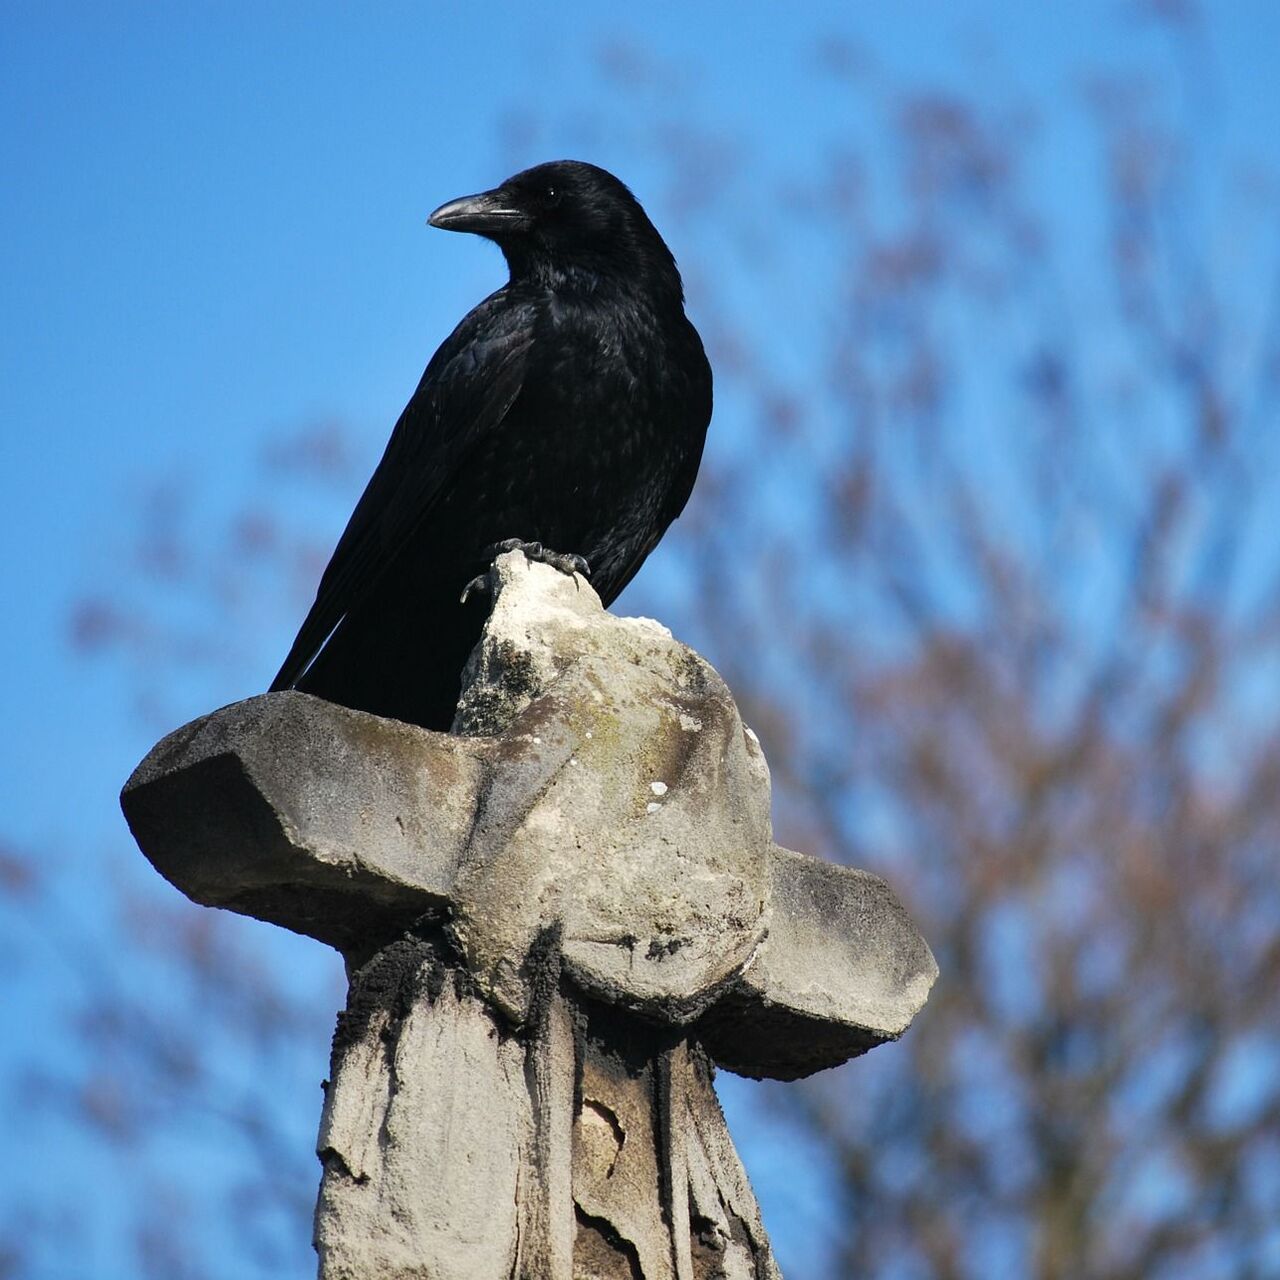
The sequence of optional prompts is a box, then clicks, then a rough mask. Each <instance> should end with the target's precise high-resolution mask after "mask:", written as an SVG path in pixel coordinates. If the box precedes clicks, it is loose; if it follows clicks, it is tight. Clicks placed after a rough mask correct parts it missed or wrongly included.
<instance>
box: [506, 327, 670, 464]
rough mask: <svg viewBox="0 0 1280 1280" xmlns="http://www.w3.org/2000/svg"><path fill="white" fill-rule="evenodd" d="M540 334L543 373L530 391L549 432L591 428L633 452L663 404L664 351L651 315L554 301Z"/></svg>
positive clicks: (576, 434)
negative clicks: (560, 304)
mask: <svg viewBox="0 0 1280 1280" xmlns="http://www.w3.org/2000/svg"><path fill="white" fill-rule="evenodd" d="M539 337H540V340H539V342H538V344H537V347H536V352H535V354H536V357H537V358H536V360H535V361H533V362H532V363H533V364H534V365H535V366H536V371H537V376H536V377H535V378H532V379H530V380H529V382H528V383H527V384H526V393H527V399H528V401H529V407H530V408H533V409H536V410H537V411H539V413H540V415H541V421H542V425H543V426H544V428H545V429H546V430H547V431H548V432H550V433H553V434H561V433H563V434H565V435H567V436H569V437H571V438H573V439H578V438H581V437H582V436H583V435H584V434H586V435H590V436H593V437H597V438H598V440H599V443H600V444H601V445H604V446H606V447H609V448H610V449H611V451H620V452H622V453H626V452H628V451H629V450H630V448H631V447H632V446H634V445H637V444H638V443H639V442H640V440H639V438H641V437H646V436H648V435H649V434H650V433H651V432H652V431H653V430H654V428H655V427H656V423H657V419H658V418H659V416H660V414H661V410H662V405H661V398H662V380H661V372H660V371H661V363H662V351H661V340H660V335H659V333H658V328H657V326H656V325H655V324H654V323H653V322H652V321H651V320H650V319H649V317H648V316H647V315H645V314H644V313H640V312H637V311H635V310H633V309H626V308H600V309H582V308H564V309H562V310H559V311H557V310H556V309H554V308H553V309H551V312H550V314H549V316H548V318H547V321H546V324H545V327H544V330H543V332H542V333H541V334H540V335H539ZM615 426H616V427H620V428H622V430H615Z"/></svg>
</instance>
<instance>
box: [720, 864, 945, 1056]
mask: <svg viewBox="0 0 1280 1280" xmlns="http://www.w3.org/2000/svg"><path fill="white" fill-rule="evenodd" d="M770 872H771V875H770V881H771V891H772V903H773V906H772V912H771V916H770V919H771V926H770V931H769V936H768V938H767V939H766V940H765V942H764V944H763V946H762V947H761V948H760V950H759V952H758V953H757V954H756V957H755V960H754V961H753V962H752V965H751V967H750V968H749V969H748V970H747V971H746V973H745V974H743V976H742V978H741V980H740V981H739V982H738V983H737V985H736V986H735V987H733V988H732V989H731V990H730V991H728V992H727V993H726V994H725V996H724V998H723V999H721V1000H720V1001H719V1002H718V1003H717V1005H716V1006H715V1007H714V1008H713V1009H712V1010H711V1011H710V1012H709V1013H708V1015H707V1016H706V1018H705V1019H704V1020H703V1021H702V1022H701V1023H700V1024H699V1026H698V1035H699V1036H700V1037H701V1039H702V1041H703V1043H704V1044H705V1045H706V1046H707V1049H708V1050H709V1052H710V1053H711V1055H712V1057H713V1058H715V1060H716V1061H717V1062H718V1063H719V1064H720V1065H721V1066H722V1067H726V1068H728V1070H730V1071H736V1072H738V1073H739V1074H741V1075H748V1076H771V1077H773V1078H774V1079H778V1080H794V1079H796V1078H797V1077H799V1076H807V1075H812V1074H813V1072H815V1071H821V1070H823V1069H824V1068H826V1067H834V1066H838V1065H839V1064H840V1063H842V1062H846V1061H848V1059H850V1058H852V1057H855V1056H856V1055H858V1054H860V1053H865V1052H866V1051H867V1050H868V1049H871V1048H874V1047H875V1046H876V1045H878V1044H883V1043H884V1042H885V1041H886V1040H896V1039H897V1038H898V1037H899V1036H900V1035H901V1034H902V1033H903V1032H904V1031H905V1030H906V1029H907V1027H908V1025H909V1024H910V1022H911V1019H912V1018H913V1017H915V1015H916V1013H917V1012H918V1011H919V1010H920V1008H921V1007H922V1006H923V1005H924V1002H925V1000H926V999H927V997H928V995H929V990H930V988H931V987H932V986H933V983H934V980H935V979H936V978H937V976H938V966H937V964H936V962H935V961H934V958H933V954H932V952H930V950H929V947H928V945H927V944H926V943H925V940H924V939H923V938H922V937H921V936H920V932H919V930H918V929H917V928H916V927H915V925H914V924H913V923H912V921H911V918H910V916H908V915H907V913H906V911H905V910H904V909H903V907H902V904H901V903H900V902H899V901H898V900H897V898H896V897H895V896H894V894H893V890H892V889H890V888H889V886H888V885H887V884H886V883H885V882H884V881H883V880H881V879H880V877H879V876H873V875H871V874H870V873H869V872H866V871H857V870H854V869H852V868H850V867H841V866H837V865H836V864H835V863H831V862H824V861H822V860H821V859H819V858H812V857H809V856H808V855H806V854H803V853H793V852H792V851H791V850H790V849H783V848H780V847H779V846H777V845H774V847H773V851H772V857H771V859H770Z"/></svg>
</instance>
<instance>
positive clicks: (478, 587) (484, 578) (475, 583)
mask: <svg viewBox="0 0 1280 1280" xmlns="http://www.w3.org/2000/svg"><path fill="white" fill-rule="evenodd" d="M476 591H481V592H484V593H485V594H486V595H487V594H488V592H489V575H488V574H487V573H480V574H477V575H476V576H475V577H474V578H472V579H471V581H470V582H468V583H467V585H466V586H465V587H463V588H462V596H461V599H460V600H459V601H458V603H459V604H466V603H467V601H468V600H470V599H471V596H472V593H473V592H476Z"/></svg>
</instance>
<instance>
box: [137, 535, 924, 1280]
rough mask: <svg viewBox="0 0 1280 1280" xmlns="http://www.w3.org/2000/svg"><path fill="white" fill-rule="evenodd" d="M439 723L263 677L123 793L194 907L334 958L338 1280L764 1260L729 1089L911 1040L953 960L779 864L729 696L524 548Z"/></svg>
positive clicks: (815, 872) (142, 838)
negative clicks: (730, 1120) (294, 935)
mask: <svg viewBox="0 0 1280 1280" xmlns="http://www.w3.org/2000/svg"><path fill="white" fill-rule="evenodd" d="M491 590H492V594H493V601H494V603H493V609H492V612H491V616H490V619H489V623H488V625H487V627H486V630H485V635H484V638H483V640H482V642H481V644H480V646H479V647H478V648H477V650H476V652H475V654H474V655H473V656H472V659H471V662H470V664H469V665H468V668H467V672H466V675H465V677H464V693H463V697H462V701H461V703H460V706H459V712H458V718H457V721H456V722H455V725H454V732H453V733H451V734H439V733H431V732H429V731H427V730H423V729H417V728H414V727H412V726H408V725H403V724H400V723H398V722H395V721H389V720H382V719H379V718H377V717H374V716H369V715H365V714H363V713H360V712H353V711H349V710H346V709H345V708H341V707H336V706H332V705H330V704H328V703H325V702H321V701H319V700H318V699H315V698H312V697H309V696H307V695H306V694H301V693H292V692H291V693H276V694H267V695H263V696H261V697H257V698H251V699H249V700H247V701H245V702H241V703H237V704H235V705H233V706H230V707H226V708H224V709H223V710H221V711H218V712H215V713H213V714H212V715H209V716H205V717H203V718H202V719H200V720H197V721H194V722H193V723H192V724H190V725H187V726H185V727H184V728H182V729H179V730H177V731H176V732H175V733H173V734H170V735H169V737H167V738H165V739H164V740H163V741H162V742H160V743H159V744H158V745H157V746H156V747H155V748H154V750H153V751H152V752H151V753H150V754H149V755H148V756H147V758H146V759H145V760H144V761H143V762H142V764H141V765H139V767H138V769H137V770H136V771H135V773H134V775H133V777H132V778H131V779H130V780H129V782H128V784H127V785H126V787H125V791H124V795H123V798H122V802H123V805H124V809H125V814H126V816H127V818H128V820H129V824H130V826H131V828H132V830H133V832H134V835H135V836H136V838H137V840H138V843H139V845H140V846H141V847H142V850H143V852H144V853H145V854H146V855H147V857H148V858H149V859H150V860H151V862H152V863H153V865H154V866H155V867H156V869H157V870H158V871H160V872H161V874H162V875H164V876H165V877H166V878H167V879H169V880H170V881H171V882H172V883H173V884H175V885H176V886H177V887H178V888H179V889H181V890H182V891H183V892H184V893H186V894H187V895H188V896H189V897H191V898H193V899H194V900H195V901H197V902H200V903H204V904H206V905H210V906H221V907H227V908H229V909H231V910H235V911H240V912H244V913H246V914H249V915H253V916H256V917H257V918H259V919H262V920H268V921H272V922H274V923H276V924H280V925H283V926H285V927H286V928H289V929H293V930H296V931H298V932H301V933H307V934H309V935H311V936H312V937H315V938H318V939H320V940H321V941H323V942H327V943H329V944H330V945H332V946H335V947H337V948H338V949H339V950H341V951H342V952H343V954H344V956H345V957H346V959H347V967H348V973H349V975H350V982H351V986H350V994H349V998H348V1003H347V1007H346V1009H345V1010H344V1012H343V1013H342V1014H340V1015H339V1018H338V1027H337V1031H336V1033H335V1036H334V1044H333V1057H332V1062H331V1067H330V1080H329V1083H328V1085H327V1087H326V1101H325V1106H324V1112H323V1116H322V1118H321V1123H320V1137H319V1143H318V1151H319V1155H320V1159H321V1162H322V1164H323V1167H324V1173H323V1177H322V1181H321V1188H320V1198H319V1203H318V1206H317V1210H316V1229H315V1243H316V1248H317V1251H318V1253H319V1255H320V1275H321V1277H323V1280H512V1278H519V1280H587V1278H591V1280H614V1278H615V1277H617V1278H618V1280H721V1278H723V1280H738V1278H739V1277H742V1278H743V1280H745V1278H747V1277H752V1278H754V1280H764V1278H765V1277H772V1276H777V1274H778V1273H777V1268H776V1266H775V1264H774V1262H773V1258H772V1254H771V1252H770V1249H769V1244H768V1240H767V1238H766V1236H765V1233H764V1229H763V1226H762V1225H761V1222H760V1214H759V1210H758V1208H757V1206H756V1202H755V1199H754V1196H753V1195H752V1192H751V1188H750V1184H749V1182H748V1180H747V1177H746V1174H745V1173H744V1171H743V1169H742V1165H741V1163H740V1162H739V1160H738V1157H737V1154H736V1152H735V1151H734V1148H733V1143H732V1141H731V1139H730V1137H729V1134H728V1131H727V1129H726V1127H725V1123H724V1118H723V1116H722V1114H721V1111H720V1108H719V1105H718V1103H717V1101H716V1097H715V1092H714V1089H713V1087H712V1080H713V1077H714V1073H715V1069H716V1066H717V1065H719V1066H721V1067H724V1068H727V1069H729V1070H731V1071H735V1072H739V1073H741V1074H744V1075H750V1076H756V1077H763V1076H770V1077H774V1078H778V1079H794V1078H797V1077H799V1076H804V1075H808V1074H810V1073H812V1072H814V1071H818V1070H821V1069H822V1068H824V1067H830V1066H834V1065H836V1064H838V1063H840V1062H844V1061H845V1060H847V1059H848V1058H850V1057H853V1056H854V1055H856V1054H859V1053H862V1052H865V1051H866V1050H867V1049H869V1048H871V1047H873V1046H874V1045H877V1044H880V1043H882V1042H884V1041H886V1040H891V1039H895V1038H896V1037H897V1036H899V1035H901V1034H902V1032H903V1031H904V1030H905V1029H906V1027H907V1024H908V1023H909V1022H910V1020H911V1018H912V1017H913V1016H914V1014H915V1013H916V1011H917V1010H918V1009H919V1008H920V1007H921V1005H922V1004H923V1003H924V1000H925V998H926V996H927V994H928V991H929V988H930V986H931V984H932V982H933V979H934V977H935V976H936V972H937V970H936V966H935V965H934V962H933V957H932V956H931V955H930V953H929V949H928V947H927V946H926V945H925V943H924V941H923V939H922V938H921V937H920V936H919V934H918V932H917V931H916V929H915V928H914V926H913V925H912V923H911V921H910V920H909V918H908V917H907V915H906V914H905V912H904V911H903V910H902V908H901V906H900V905H899V904H898V902H897V901H896V899H895V898H894V897H893V895H892V893H891V892H890V890H889V889H888V887H887V886H886V885H885V884H884V882H883V881H882V880H879V879H878V878H876V877H874V876H871V875H868V874H867V873H865V872H861V871H854V870H850V869H848V868H844V867H838V866H834V865H832V864H830V863H826V862H823V861H821V860H818V859H814V858H811V857H808V856H807V855H804V854H799V853H793V852H791V851H789V850H785V849H781V848H779V847H778V846H777V845H775V844H774V843H773V839H772V833H771V829H770V823H769V775H768V768H767V765H766V763H765V760H764V756H763V753H762V752H761V750H760V746H759V743H758V742H757V741H756V739H755V736H754V734H752V733H751V731H750V730H749V729H747V728H746V727H745V726H744V725H743V724H742V721H741V720H740V718H739V716H738V712H737V708H736V706H735V705H734V702H733V699H732V697H731V695H730V694H729V691H728V689H727V688H726V687H725V685H724V683H723V682H722V681H721V680H720V678H719V676H718V675H717V674H716V673H715V671H713V670H712V669H711V667H710V666H708V665H707V663H705V662H704V661H703V660H702V659H701V658H700V657H699V656H698V655H697V654H695V653H694V652H693V651H692V650H690V649H688V648H686V647H685V646H683V645H681V644H679V643H678V642H676V641H674V640H673V639H672V638H671V636H670V634H669V633H668V632H667V631H666V630H665V629H664V628H662V627H660V626H658V625H657V624H656V623H653V622H650V621H647V620H645V619H625V618H615V617H613V616H612V615H610V614H608V613H606V612H605V611H604V610H603V609H602V608H601V607H600V602H599V600H598V598H597V597H596V596H595V594H594V593H593V592H592V591H591V590H590V588H589V587H587V586H585V585H584V584H583V583H582V581H581V580H580V579H570V578H568V577H565V576H563V575H561V574H559V573H557V572H555V571H554V570H551V569H549V568H547V567H546V566H543V565H532V564H529V563H528V562H527V561H525V559H524V557H523V556H522V555H520V554H519V553H511V554H508V555H505V556H503V557H501V558H500V559H499V561H498V562H497V564H496V565H495V567H494V570H493V572H492V574H491Z"/></svg>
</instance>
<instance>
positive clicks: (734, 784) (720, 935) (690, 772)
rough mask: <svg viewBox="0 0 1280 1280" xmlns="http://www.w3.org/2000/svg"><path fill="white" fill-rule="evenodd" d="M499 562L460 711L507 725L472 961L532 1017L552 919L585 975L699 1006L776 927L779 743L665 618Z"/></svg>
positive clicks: (473, 903)
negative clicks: (774, 787)
mask: <svg viewBox="0 0 1280 1280" xmlns="http://www.w3.org/2000/svg"><path fill="white" fill-rule="evenodd" d="M491 580H492V583H493V590H494V593H495V595H496V603H495V606H494V610H493V613H492V615H491V617H490V619H489V623H488V625H487V627H486V628H485V635H484V639H483V641H482V642H481V644H480V646H479V647H478V649H477V650H476V653H475V655H474V656H473V658H472V661H471V663H470V664H469V667H468V684H467V693H466V696H465V697H464V701H463V707H462V709H461V711H460V712H459V717H458V727H459V728H469V727H470V726H472V725H473V724H475V723H476V722H477V719H478V720H479V721H480V722H481V723H483V725H484V727H486V728H488V729H496V730H499V731H500V732H501V733H502V739H501V742H502V745H501V747H500V748H499V749H498V750H497V751H496V752H495V753H494V756H493V757H492V764H493V768H492V770H491V773H490V775H489V782H488V784H487V786H486V788H485V790H484V792H483V794H482V796H481V798H480V804H479V810H478V814H477V819H476V823H475V827H474V828H473V831H472V833H471V839H470V841H469V844H468V847H467V850H466V852H465V854H464V855H463V857H462V860H461V865H460V869H459V874H458V878H457V881H456V884H455V893H454V900H455V903H456V904H457V916H456V918H455V922H454V929H455V933H456V935H457V937H458V938H459V940H460V942H461V944H462V947H463V949H464V951H465V952H466V954H467V958H468V962H469V967H470V968H471V971H472V973H473V974H475V975H476V977H477V979H478V980H479V981H480V982H481V984H482V985H483V986H484V987H485V988H486V989H487V990H488V991H489V993H490V994H491V996H492V997H493V998H494V999H495V1000H496V1001H497V1002H498V1003H499V1004H500V1005H501V1006H502V1007H503V1008H505V1009H507V1010H508V1012H509V1013H510V1014H511V1015H512V1016H513V1017H514V1018H516V1019H522V1018H523V1017H524V1015H525V1011H526V1010H527V1007H528V1002H529V998H530V991H529V985H528V982H527V980H526V979H525V978H524V977H523V976H522V974H521V972H520V969H519V964H520V961H521V957H523V956H524V955H526V954H527V952H528V949H529V946H530V944H531V942H532V940H533V938H535V937H536V936H537V935H538V933H539V932H540V931H541V930H542V929H544V928H546V927H547V925H548V924H549V923H552V922H554V923H555V924H556V926H557V927H558V928H559V929H560V945H561V953H562V955H563V957H564V963H565V966H566V969H567V971H568V972H569V973H570V974H571V975H572V976H573V977H574V978H575V979H576V981H577V982H578V983H579V985H580V986H581V987H582V988H583V989H584V990H585V991H587V992H589V993H591V994H593V995H596V996H598V997H600V998H602V999H606V1000H609V1001H611V1002H614V1003H621V1004H625V1005H627V1006H629V1007H631V1008H634V1009H636V1010H638V1011H641V1012H644V1013H647V1014H649V1015H650V1016H658V1017H662V1018H664V1019H665V1020H668V1021H687V1020H689V1019H691V1018H693V1017H695V1016H697V1015H698V1014H699V1013H701V1012H702V1011H703V1010H704V1009H705V1008H706V1007H707V1006H708V1005H709V1004H710V1002H711V1001H712V1000H713V999H714V998H715V996H716V995H717V994H718V992H719V991H720V990H721V989H722V988H723V987H724V986H725V985H726V984H727V983H729V982H730V981H732V980H733V979H734V978H735V977H736V976H737V975H738V974H740V973H741V972H742V970H743V969H744V967H745V966H746V965H747V963H748V962H749V961H750V959H751V957H752V955H753V954H754V953H755V950H756V948H757V946H758V945H759V943H760V941H761V939H762V938H763V936H764V932H765V919H764V913H765V906H766V897H767V893H768V855H769V850H770V848H771V846H772V838H771V834H770V824H769V774H768V769H767V767H766V765H765V762H764V756H763V753H762V752H761V751H760V748H759V745H758V744H757V743H756V742H755V741H754V739H753V738H751V737H750V736H749V735H748V734H747V733H746V732H745V730H744V728H743V725H742V721H741V720H740V719H739V717H738V712H737V708H736V706H735V705H734V702H733V698H732V697H731V695H730V694H729V691H728V689H727V688H726V687H725V684H724V682H723V681H722V680H721V679H720V677H719V676H718V675H717V674H716V673H715V671H714V670H712V668H711V667H710V666H708V665H707V663H705V662H704V661H703V660H702V659H701V658H700V657H698V655H697V654H695V653H694V652H693V651H692V650H691V649H689V648H687V647H686V646H684V645H682V644H679V643H678V642H677V641H675V640H673V639H672V638H671V636H670V634H669V633H668V632H667V631H665V630H664V629H663V628H661V627H659V626H658V625H657V624H656V623H650V622H647V621H645V620H637V619H622V618H614V617H612V616H611V615H610V614H608V613H606V612H604V610H603V609H602V608H601V606H600V601H599V599H598V597H597V596H596V595H595V593H594V592H593V591H592V590H591V589H590V587H587V586H585V585H583V584H582V583H581V581H580V580H578V579H571V578H568V577H566V576H565V575H563V574H557V573H555V572H554V571H551V570H548V569H547V568H546V566H544V565H531V564H529V563H528V562H527V561H526V560H525V559H524V557H523V556H521V555H517V554H509V555H505V556H502V557H501V558H500V559H499V560H498V562H497V564H496V566H495V567H494V570H493V573H492V575H491ZM515 655H518V656H515ZM477 708H479V709H482V712H483V714H478V712H477Z"/></svg>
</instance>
